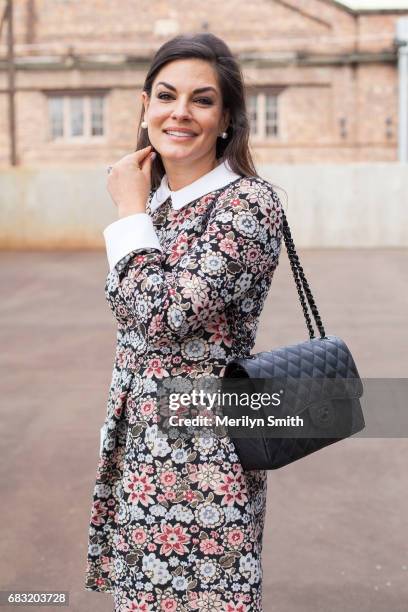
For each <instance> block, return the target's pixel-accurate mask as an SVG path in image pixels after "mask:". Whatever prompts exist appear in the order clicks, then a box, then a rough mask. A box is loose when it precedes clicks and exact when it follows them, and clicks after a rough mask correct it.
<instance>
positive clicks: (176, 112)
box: [171, 98, 191, 121]
mask: <svg viewBox="0 0 408 612" xmlns="http://www.w3.org/2000/svg"><path fill="white" fill-rule="evenodd" d="M171 116H172V118H173V119H175V120H177V121H179V120H182V119H191V113H190V111H189V109H188V104H187V103H186V101H184V100H183V99H182V98H180V99H179V100H177V101H176V102H175V103H174V106H173V110H172V113H171Z"/></svg>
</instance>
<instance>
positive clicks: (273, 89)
mask: <svg viewBox="0 0 408 612" xmlns="http://www.w3.org/2000/svg"><path fill="white" fill-rule="evenodd" d="M284 89H285V88H284V87H277V86H263V87H261V86H258V87H247V108H248V115H249V121H250V128H251V130H250V138H251V140H252V141H253V142H256V143H258V142H266V143H270V142H277V141H279V140H281V136H282V125H281V123H280V94H281V92H282V91H283V90H284ZM268 96H270V97H271V98H273V99H275V100H276V102H275V115H276V119H275V124H276V134H267V132H266V129H267V98H268ZM254 98H255V101H256V107H255V114H256V129H255V131H254V130H253V129H252V124H251V114H252V112H253V111H251V105H252V103H251V102H250V99H254Z"/></svg>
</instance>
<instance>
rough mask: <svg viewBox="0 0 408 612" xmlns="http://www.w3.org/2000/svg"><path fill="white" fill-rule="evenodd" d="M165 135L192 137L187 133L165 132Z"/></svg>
mask: <svg viewBox="0 0 408 612" xmlns="http://www.w3.org/2000/svg"><path fill="white" fill-rule="evenodd" d="M166 134H171V136H193V134H189V133H188V132H182V133H181V132H166Z"/></svg>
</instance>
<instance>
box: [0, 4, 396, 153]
mask: <svg viewBox="0 0 408 612" xmlns="http://www.w3.org/2000/svg"><path fill="white" fill-rule="evenodd" d="M193 4H194V10H192V6H193ZM393 4H394V3H393V2H389V3H388V7H389V8H387V9H375V10H361V9H360V10H357V9H352V8H350V6H348V5H347V4H346V3H342V2H338V1H335V0H252V2H246V1H244V0H224V2H222V3H220V2H218V1H217V0H206V2H201V3H198V2H197V3H192V0H177V1H174V0H173V1H165V0H120V2H113V1H107V0H105V1H103V0H86V2H84V1H83V0H14V20H13V21H14V40H15V65H16V77H15V78H16V94H15V102H16V151H17V159H18V162H19V163H20V164H29V165H40V164H54V163H58V164H59V163H66V162H75V163H77V162H81V163H86V162H91V163H95V162H106V161H112V160H114V159H116V158H118V157H120V156H122V155H124V154H125V153H128V152H129V151H132V150H134V148H135V143H136V127H137V123H138V118H139V113H140V109H141V87H142V84H143V81H144V76H145V74H146V71H147V67H148V65H149V60H150V58H151V57H152V55H153V53H154V52H155V50H156V49H157V48H158V47H159V46H160V45H161V44H162V43H163V42H164V41H165V40H167V39H169V38H171V37H172V36H174V35H176V34H178V33H180V32H196V31H210V32H213V33H214V34H216V35H217V36H220V37H222V38H223V39H224V40H225V41H226V42H227V43H228V44H229V46H230V47H231V49H232V51H233V52H234V53H235V54H236V56H237V57H238V59H239V61H240V64H241V66H242V69H243V73H244V77H245V82H246V86H247V95H248V111H249V113H250V118H251V147H252V151H253V154H254V158H255V161H256V162H257V163H267V162H276V163H286V162H289V163H290V162H298V163H309V162H353V161H395V160H397V159H398V140H397V136H398V72H397V56H398V47H397V43H396V40H395V36H396V34H395V32H396V22H397V20H398V18H399V17H401V16H408V7H407V8H405V9H397V8H390V7H391V6H393ZM4 5H5V1H4V0H3V2H2V4H1V5H0V6H1V7H2V8H4ZM5 34H6V29H5V27H4V26H3V31H2V34H1V58H2V60H1V61H0V164H4V165H7V164H8V163H9V153H10V136H9V125H8V121H9V119H8V111H7V108H8V102H7V63H6V61H5V59H4V58H5V57H6V53H7V47H6V37H5Z"/></svg>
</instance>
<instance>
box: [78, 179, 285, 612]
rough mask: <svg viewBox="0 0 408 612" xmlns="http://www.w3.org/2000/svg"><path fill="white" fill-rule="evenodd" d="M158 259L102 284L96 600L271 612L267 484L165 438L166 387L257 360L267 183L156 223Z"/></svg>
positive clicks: (273, 228) (269, 270)
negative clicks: (161, 420)
mask: <svg viewBox="0 0 408 612" xmlns="http://www.w3.org/2000/svg"><path fill="white" fill-rule="evenodd" d="M152 195H153V192H151V194H150V197H149V201H148V204H147V212H149V213H150V214H151V217H152V220H153V223H154V226H155V229H156V232H157V234H158V236H159V240H160V244H161V246H162V249H163V251H162V252H160V251H158V250H156V249H144V250H143V249H137V250H135V251H132V252H131V253H129V254H128V255H126V256H125V257H123V258H122V260H121V261H120V262H119V263H118V264H117V265H116V266H115V267H114V268H113V269H112V271H111V272H109V274H108V276H107V279H106V286H105V291H106V298H107V301H108V304H109V306H110V308H111V310H112V313H113V315H114V317H115V318H116V320H117V348H116V355H115V362H114V367H113V372H112V380H111V384H110V388H109V394H108V405H107V414H106V419H105V422H104V424H103V428H102V431H101V434H102V437H101V449H100V457H99V461H98V466H97V475H96V483H95V488H94V494H93V504H92V510H91V517H90V525H89V546H88V555H87V566H86V585H85V588H86V589H87V590H93V591H104V592H108V593H112V594H113V597H114V604H115V610H117V611H120V612H128V611H135V610H138V611H143V612H154V611H159V612H165V611H166V612H187V611H190V610H197V611H211V612H214V611H220V612H221V611H222V612H260V611H262V564H261V553H262V536H263V528H264V518H265V510H266V508H265V503H266V486H267V473H266V471H264V470H253V471H250V472H245V471H243V469H242V466H241V464H240V463H239V460H238V457H237V455H236V453H235V448H234V445H233V443H232V442H231V440H230V439H229V438H228V437H227V436H224V437H214V436H213V437H208V436H207V437H205V436H192V437H190V438H186V439H180V438H177V439H176V440H174V439H173V438H172V437H171V436H170V435H168V436H163V435H162V436H158V425H157V422H158V421H157V418H158V417H157V411H158V402H157V389H158V384H159V383H160V381H162V380H164V379H165V378H166V377H169V376H173V377H174V376H184V377H186V378H187V379H190V380H192V379H196V378H200V377H203V376H213V377H221V376H222V374H223V370H224V368H225V366H226V364H227V363H228V362H229V361H230V360H231V359H233V358H234V357H237V356H244V355H249V354H250V352H251V350H252V349H253V347H254V344H255V336H256V331H257V326H258V322H259V317H260V314H261V311H262V308H263V305H264V301H265V299H266V296H267V293H268V290H269V287H270V284H271V281H272V277H273V273H274V270H275V269H276V266H277V265H278V259H279V254H280V248H281V238H282V207H281V204H280V201H279V198H278V196H277V195H276V192H275V191H274V190H273V188H272V186H271V184H270V183H268V182H267V181H266V180H264V179H263V178H261V177H258V176H255V177H240V178H239V179H237V180H234V181H232V182H231V183H230V184H229V185H227V186H225V187H222V188H221V189H218V190H216V191H213V192H211V193H209V194H207V195H205V196H202V197H201V198H198V199H197V200H194V201H193V202H190V203H189V204H187V205H186V206H185V207H184V208H183V209H181V210H178V211H177V210H175V209H173V208H172V207H171V200H170V198H168V199H167V200H166V202H164V203H163V204H162V205H161V206H160V207H159V208H158V209H157V210H155V211H154V212H153V213H151V212H150V208H149V204H150V202H151V197H152Z"/></svg>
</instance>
